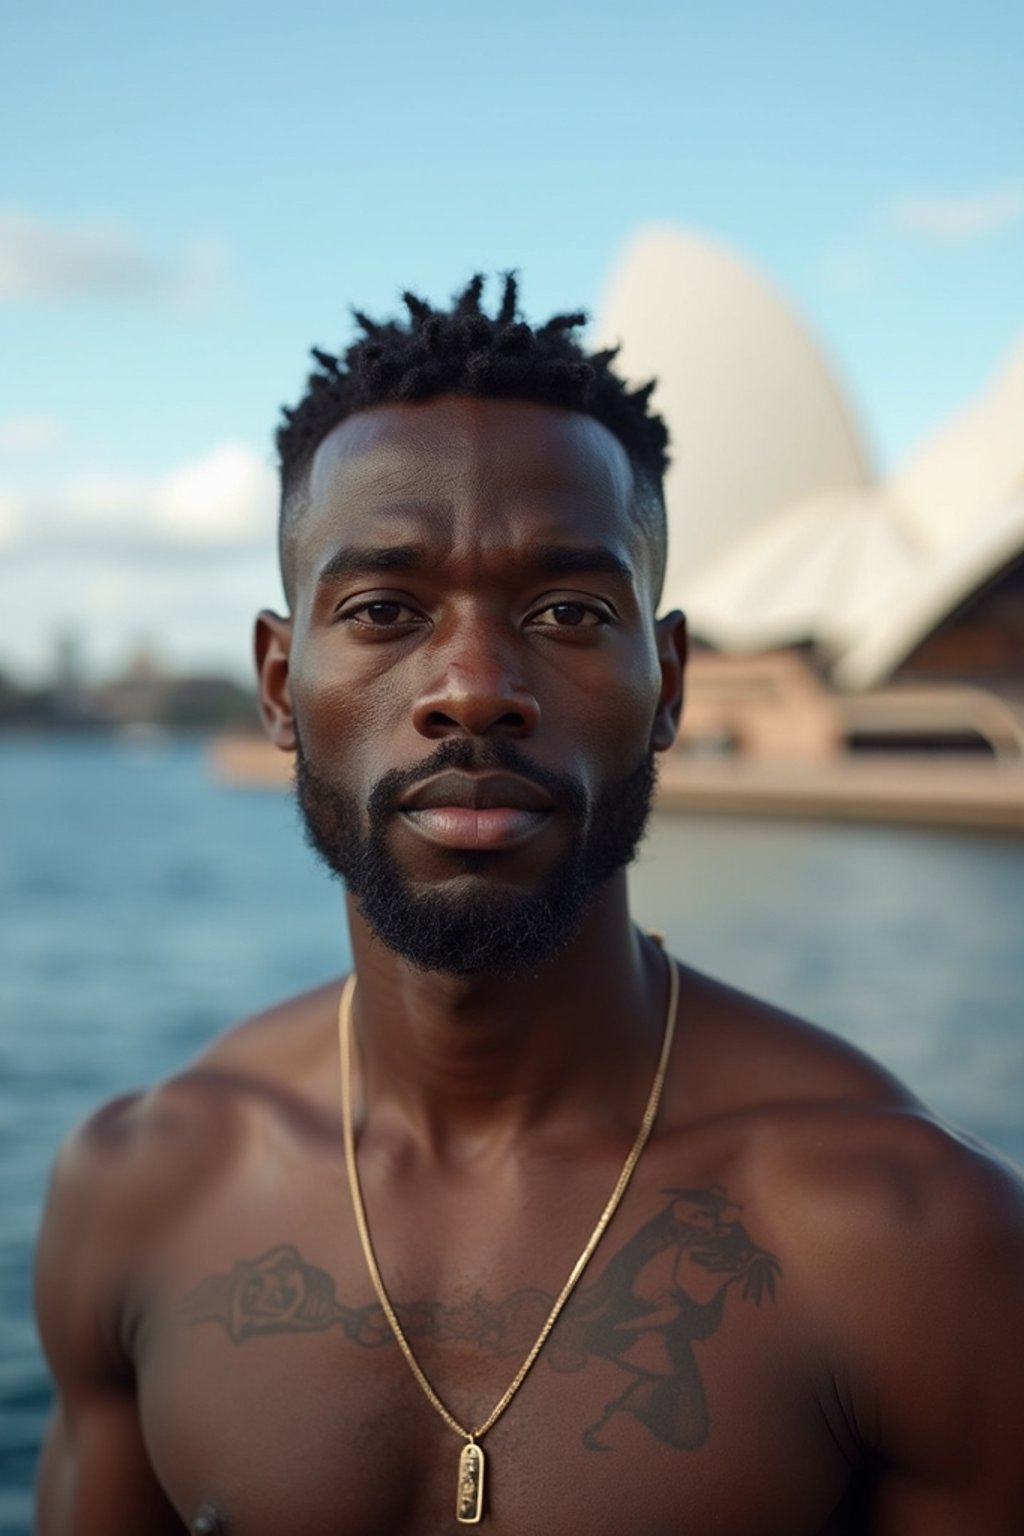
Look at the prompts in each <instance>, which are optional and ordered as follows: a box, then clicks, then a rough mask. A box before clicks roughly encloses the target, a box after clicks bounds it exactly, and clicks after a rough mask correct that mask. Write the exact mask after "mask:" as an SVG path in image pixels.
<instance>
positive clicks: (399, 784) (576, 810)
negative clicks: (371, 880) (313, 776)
mask: <svg viewBox="0 0 1024 1536" xmlns="http://www.w3.org/2000/svg"><path fill="white" fill-rule="evenodd" d="M448 769H455V770H457V771H458V772H461V773H486V772H495V771H500V772H504V773H516V774H518V775H519V776H520V778H523V779H529V780H530V781H531V782H532V783H534V784H537V785H539V786H540V788H541V789H543V790H545V791H546V792H547V794H548V795H550V797H551V800H552V801H553V803H554V804H555V805H556V806H558V808H559V809H560V810H563V811H565V812H567V813H568V814H569V815H570V816H572V817H574V818H575V819H576V820H578V821H582V820H583V819H584V817H585V816H586V813H587V805H588V797H587V792H586V790H585V789H584V788H583V785H582V784H581V783H580V781H579V780H578V779H576V778H573V776H572V775H571V774H567V773H556V772H555V771H554V770H553V769H551V768H545V767H543V766H542V765H541V764H540V763H535V762H534V761H533V760H532V759H531V758H529V757H527V755H526V753H525V752H521V751H520V750H519V748H518V747H517V746H516V745H515V743H514V742H512V741H509V740H508V739H507V738H504V737H495V738H494V740H493V741H472V740H470V739H469V738H468V737H465V736H451V737H449V738H448V739H447V740H445V741H442V742H440V743H439V744H438V746H437V747H436V749H435V750H434V751H433V752H431V754H430V756H429V757H426V758H424V759H423V761H422V762H421V763H417V764H416V766H415V767H414V768H392V769H390V770H389V771H388V772H387V773H385V774H383V775H382V776H381V778H379V779H378V780H377V782H376V783H375V784H374V786H373V789H372V790H371V791H370V796H369V799H368V800H367V806H366V808H367V813H368V815H369V819H370V824H371V826H379V825H381V823H382V822H383V821H384V820H385V819H386V818H387V817H388V816H390V815H392V814H393V813H394V811H395V810H396V809H397V807H398V802H399V801H400V800H401V799H402V798H403V797H404V796H405V795H406V794H408V793H409V791H410V790H413V789H415V788H416V786H417V785H418V784H421V783H422V782H423V780H424V779H429V778H432V777H433V776H434V775H435V774H437V773H444V772H445V771H446V770H448Z"/></svg>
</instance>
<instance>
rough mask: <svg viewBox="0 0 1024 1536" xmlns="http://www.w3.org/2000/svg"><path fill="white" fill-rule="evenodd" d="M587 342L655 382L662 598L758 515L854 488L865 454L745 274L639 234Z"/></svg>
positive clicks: (818, 367)
mask: <svg viewBox="0 0 1024 1536" xmlns="http://www.w3.org/2000/svg"><path fill="white" fill-rule="evenodd" d="M595 331H596V336H595V338H594V341H595V344H596V345H599V346H613V345H615V344H617V343H619V342H621V344H622V350H621V352H620V354H619V359H618V363H617V365H616V366H617V368H618V369H619V371H620V372H621V373H623V374H624V375H625V376H626V378H628V379H629V380H630V381H631V382H632V383H634V384H640V383H645V382H646V381H647V380H648V379H650V378H657V380H658V387H657V390H656V391H655V395H654V401H653V403H654V405H655V406H656V408H657V409H658V410H659V411H661V413H662V414H663V415H664V416H665V418H666V420H667V421H668V424H669V429H670V431H671V433H672V440H673V441H672V465H671V468H670V469H669V473H668V478H667V480H666V497H667V501H668V509H669V523H670V544H669V569H668V575H667V578H666V599H667V600H668V601H669V602H670V603H678V602H680V601H685V600H686V599H687V598H688V597H689V596H690V595H691V593H692V592H693V590H694V578H695V575H696V573H697V572H698V571H699V570H700V568H701V567H702V566H703V565H704V564H705V563H706V562H707V561H709V560H710V559H711V558H712V557H713V556H715V555H717V554H718V553H719V552H720V551H721V550H722V549H723V548H724V547H725V545H726V544H727V543H730V542H731V541H732V540H734V539H735V538H736V537H737V535H739V534H742V533H744V532H746V531H749V530H753V529H756V528H757V527H758V526H759V525H760V524H761V522H762V520H763V519H764V518H765V517H766V516H767V515H768V514H769V513H771V512H774V511H776V510H777V509H779V508H781V507H784V506H787V505H788V504H790V503H791V502H793V501H795V500H797V499H801V498H803V497H806V496H808V495H810V494H812V493H814V492H817V491H831V490H838V489H845V488H850V487H857V486H865V485H867V483H868V480H869V468H868V461H867V456H866V453H865V451H864V447H863V444H862V443H861V440H860V435H859V432H858V430H857V427H856V424H855V422H854V419H853V416H852V413H851V412H850V410H849V408H848V406H847V404H846V402H845V400H844V399H843V395H842V391H841V389H840V387H839V384H838V382H837V380H836V378H835V376H834V375H833V373H832V371H831V370H830V368H829V367H828V365H827V364H826V362H825V361H824V359H823V357H822V355H821V352H820V350H819V348H818V347H817V346H816V344H815V342H814V341H813V340H812V339H811V337H810V335H809V334H808V332H807V331H806V330H805V329H804V327H803V325H802V323H801V322H800V320H799V319H798V318H797V316H796V315H795V314H794V312H793V311H792V309H791V308H790V307H789V305H788V304H787V303H786V302H785V301H784V300H783V299H782V298H781V297H780V296H779V295H778V294H777V293H776V292H775V290H774V289H773V288H772V287H771V285H770V284H769V283H768V282H767V281H766V280H765V279H764V278H763V277H761V276H760V275H759V274H758V273H757V272H756V271H755V270H754V269H753V268H752V267H750V266H748V265H747V264H746V263H745V262H743V261H741V260H740V259H739V258H738V257H737V256H734V255H733V254H732V253H731V252H730V251H727V250H725V249H724V248H723V247H721V246H719V245H716V244H713V243H712V242H711V241H708V240H704V239H699V238H697V237H696V236H694V235H691V234H687V233H684V232H683V231H681V230H672V229H655V230H649V231H646V232H643V233H641V234H639V235H638V236H637V237H636V238H635V239H634V240H633V242H632V243H631V244H630V245H629V246H628V248H627V249H626V251H625V253H624V255H623V257H622V259H621V261H620V262H619V263H618V265H617V266H616V268H615V270H614V272H613V274H612V277H611V281H610V283H609V285H608V289H607V292H606V294H605V298H604V301H603V303H602V304H601V305H600V306H599V309H598V316H597V321H596V326H595Z"/></svg>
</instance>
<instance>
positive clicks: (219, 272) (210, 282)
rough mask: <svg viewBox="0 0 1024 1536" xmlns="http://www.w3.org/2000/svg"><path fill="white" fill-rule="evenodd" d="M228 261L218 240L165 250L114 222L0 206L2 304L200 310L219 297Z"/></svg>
mask: <svg viewBox="0 0 1024 1536" xmlns="http://www.w3.org/2000/svg"><path fill="white" fill-rule="evenodd" d="M225 266H226V263H225V255H224V250H223V247H222V246H221V245H220V243H219V242H218V241H215V240H209V239H198V240H192V241H190V242H189V243H188V244H186V245H185V246H183V247H182V248H181V249H180V250H178V251H175V252H171V253H165V252H160V251H156V250H153V249H152V248H150V247H149V246H147V245H146V244H145V242H144V241H143V240H142V239H141V238H140V237H139V236H138V235H137V234H136V233H135V232H134V231H132V230H130V229H128V228H127V227H126V226H125V225H123V224H118V223H116V222H113V221H108V220H99V219H89V220H81V221H78V222H76V223H59V222H57V221H56V220H48V219H42V218H38V217H36V216H35V215H34V214H30V213H25V212H23V211H22V210H20V209H14V208H7V209H0V302H4V301H6V302H7V303H16V302H19V301H24V300H32V299H44V300H46V299H51V300H52V299H57V300H61V299H64V300H74V299H92V298H100V299H109V300H113V301H124V300H144V301H148V302H151V303H170V304H172V305H177V306H181V307H186V308H192V307H197V306H198V307H202V306H204V305H207V304H209V303H210V302H211V301H215V300H216V299H217V298H218V297H220V296H221V295H222V293H223V290H224V287H225V276H226V274H225Z"/></svg>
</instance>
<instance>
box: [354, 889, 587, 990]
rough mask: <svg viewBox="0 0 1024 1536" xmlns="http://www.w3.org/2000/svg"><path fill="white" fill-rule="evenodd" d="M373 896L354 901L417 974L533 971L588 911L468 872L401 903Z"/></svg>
mask: <svg viewBox="0 0 1024 1536" xmlns="http://www.w3.org/2000/svg"><path fill="white" fill-rule="evenodd" d="M377 895H378V893H374V895H373V896H369V895H368V894H367V893H364V894H363V895H362V896H361V897H357V898H356V904H357V906H358V907H359V910H360V912H361V913H362V915H363V917H364V919H365V921H366V923H367V925H368V927H369V928H370V931H371V932H372V933H373V935H374V937H375V938H376V939H377V940H378V941H379V942H380V943H382V944H384V945H385V946H386V948H388V949H390V950H392V951H393V952H394V953H395V954H397V955H399V956H400V957H401V958H402V959H404V960H406V961H407V962H408V963H409V964H411V965H414V966H415V967H416V968H417V969H418V970H423V971H435V972H440V973H443V974H447V975H453V976H463V977H469V976H483V975H491V976H520V975H523V974H525V973H528V972H532V971H535V970H537V969H538V967H540V966H542V965H543V964H545V963H546V962H547V961H549V960H552V959H554V958H555V957H556V956H557V955H558V954H560V953H562V952H563V951H564V949H565V948H566V947H567V945H568V944H569V943H571V941H572V939H573V938H574V937H575V935H576V933H577V932H578V930H579V927H580V925H581V923H582V920H583V916H584V913H585V908H586V903H585V902H583V901H581V900H580V899H579V897H577V899H576V900H575V901H573V900H569V901H567V902H566V901H564V900H561V901H557V902H552V901H551V900H550V899H549V898H548V897H547V896H545V895H537V894H536V893H532V892H524V891H522V890H518V889H516V888H515V887H510V886H508V885H504V884H502V885H496V884H495V882H494V881H493V880H488V879H485V878H483V877H481V876H475V875H469V874H464V875H461V876H459V877H458V878H457V879H456V880H453V881H451V882H449V883H448V885H447V886H446V888H445V889H444V890H442V891H438V890H436V889H429V890H423V889H420V890H410V891H408V892H406V893H405V899H404V900H403V899H401V897H400V896H399V894H398V893H397V892H395V891H393V892H392V893H391V895H392V897H393V898H396V899H393V900H392V901H390V902H388V903H387V904H384V903H382V902H381V901H379V900H378V899H377Z"/></svg>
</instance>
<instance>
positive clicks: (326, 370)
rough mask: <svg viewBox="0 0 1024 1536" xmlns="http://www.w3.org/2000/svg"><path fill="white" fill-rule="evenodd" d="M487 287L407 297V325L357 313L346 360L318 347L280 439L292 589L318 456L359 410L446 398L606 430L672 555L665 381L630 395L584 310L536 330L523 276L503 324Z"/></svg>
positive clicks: (506, 294)
mask: <svg viewBox="0 0 1024 1536" xmlns="http://www.w3.org/2000/svg"><path fill="white" fill-rule="evenodd" d="M483 288H484V279H483V277H482V276H479V275H478V276H476V277H474V278H473V279H472V281H471V282H470V283H469V284H468V285H467V287H466V288H465V289H464V290H463V291H462V292H461V293H459V294H457V295H456V297H455V298H454V300H453V301H452V306H451V308H450V309H447V310H437V309H433V308H432V307H431V306H430V305H429V304H428V303H426V302H425V301H424V300H423V299H420V298H417V297H416V295H415V294H413V293H404V294H403V295H402V299H403V302H404V304H405V307H406V309H407V311H408V317H407V318H406V317H403V318H402V319H400V320H396V319H391V320H384V321H376V320H371V319H370V318H369V317H368V316H367V315H364V314H362V313H361V312H360V311H359V310H355V311H353V313H354V315H355V319H356V321H357V323H358V325H359V327H360V329H361V331H362V335H361V336H359V337H358V338H357V340H356V341H354V342H353V343H352V345H351V346H350V347H349V348H348V350H347V351H346V352H344V353H343V354H339V356H337V357H332V356H331V355H330V354H329V353H327V352H321V351H320V350H319V348H317V347H314V348H313V354H312V355H313V357H314V358H315V359H316V362H317V364H318V367H317V368H316V369H315V370H314V372H313V373H311V374H310V376H309V380H308V383H307V386H306V393H305V395H304V396H303V398H302V399H301V400H300V401H299V403H298V405H296V406H295V407H294V408H293V409H291V410H289V409H287V408H285V410H284V412H283V416H284V419H283V421H282V423H281V425H280V427H279V429H278V432H277V448H278V453H279V455H280V463H281V518H280V547H281V567H282V572H283V573H284V580H285V588H286V591H288V589H289V587H290V573H289V563H290V562H289V559H288V553H287V549H288V530H289V525H290V523H291V521H292V519H293V517H294V515H295V513H296V510H297V508H298V506H299V504H300V503H301V501H302V499H303V495H302V493H303V492H304V490H305V485H306V479H307V475H308V472H309V467H310V463H311V461H312V458H313V455H314V453H315V452H316V450H317V448H318V447H319V445H320V443H321V442H322V441H323V439H324V438H325V437H326V436H327V434H328V433H329V432H330V431H332V430H333V428H334V427H336V426H337V425H338V424H339V422H342V421H344V420H345V419H346V417H348V416H352V415H354V414H355V413H356V412H357V411H364V410H368V409H370V408H371V407H372V406H375V405H387V404H396V403H409V402H415V401H422V400H430V399H433V398H435V397H436V396H438V395H445V394H461V395H476V396H479V397H483V398H486V399H509V400H533V401H537V402H539V403H540V404H543V405H554V406H560V407H561V408H562V409H563V410H569V411H581V412H583V413H584V414H585V415H588V416H592V417H594V419H595V420H597V421H599V422H601V423H602V425H604V426H606V427H607V428H608V429H609V431H611V432H612V433H614V435H615V436H616V437H617V438H618V440H619V442H620V443H621V444H622V446H623V447H624V448H625V450H626V453H627V455H628V456H629V460H630V463H631V465H632V467H633V473H634V477H635V479H636V482H637V488H638V491H639V493H640V497H639V499H640V502H641V508H642V511H643V513H644V515H645V518H646V520H647V521H648V523H649V525H650V528H651V532H652V534H653V535H654V537H655V539H656V541H657V542H658V544H659V546H660V548H661V550H662V552H663V550H664V543H665V507H664V493H663V489H662V481H663V478H664V474H665V470H666V468H667V465H668V430H667V428H666V426H665V423H664V421H663V420H662V419H661V417H660V416H658V415H657V414H656V413H655V412H654V411H652V410H651V409H650V405H649V401H650V396H651V392H652V390H653V389H654V381H652V382H651V383H649V384H644V385H641V386H640V388H638V389H630V388H629V387H628V386H627V385H626V383H625V382H624V380H622V379H621V378H620V377H619V376H618V375H617V374H616V373H614V372H613V371H612V368H611V364H612V362H613V360H614V358H615V356H616V354H617V352H618V348H617V347H613V348H609V349H608V350H606V351H602V352H594V353H587V352H585V351H584V350H583V348H582V347H581V346H580V344H579V342H578V340H577V339H576V336H575V335H574V332H575V331H576V330H577V329H578V328H579V327H580V326H581V325H584V324H585V323H586V320H587V316H586V315H585V314H584V313H582V312H578V313H571V314H564V315H553V316H552V317H551V319H550V320H548V321H546V322H545V323H544V324H543V325H541V326H537V327H534V326H531V325H529V324H527V322H526V321H525V320H523V319H522V318H521V316H520V315H519V310H518V304H517V299H518V284H517V281H516V277H515V274H514V273H511V272H510V273H507V274H506V276H505V280H504V291H503V293H502V298H501V303H500V305H499V307H498V312H497V314H496V315H494V316H493V317H492V316H490V315H487V314H485V313H484V311H483V310H482V309H481V307H480V298H481V295H482V293H483ZM288 595H289V598H290V597H291V593H290V591H289V592H288Z"/></svg>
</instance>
